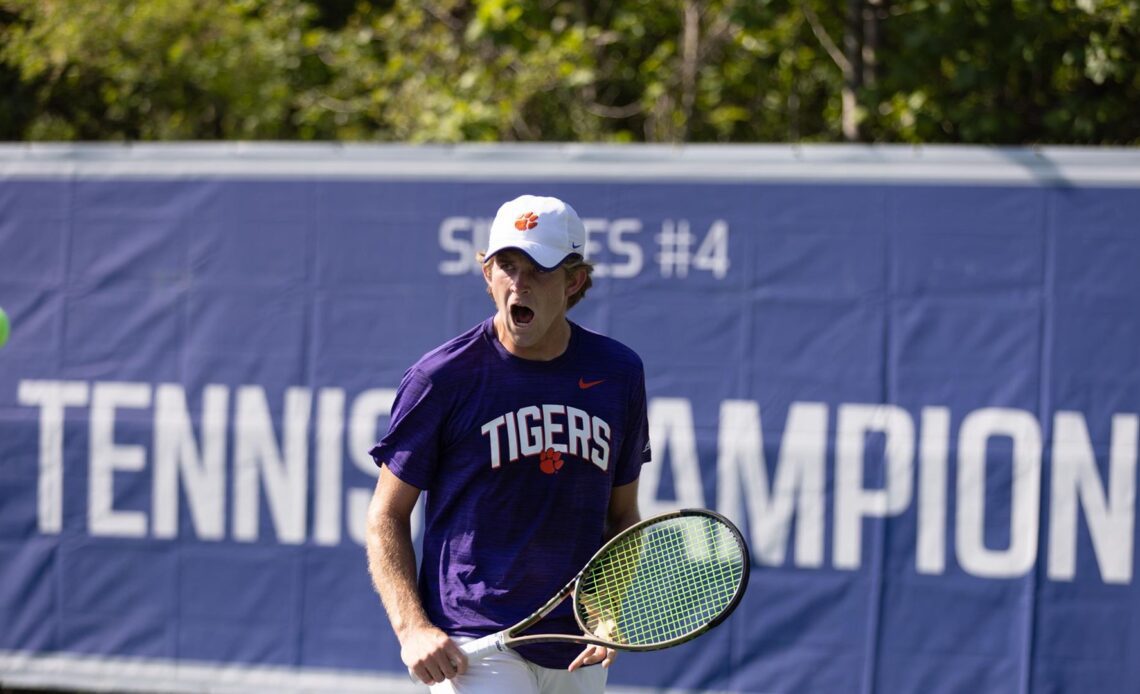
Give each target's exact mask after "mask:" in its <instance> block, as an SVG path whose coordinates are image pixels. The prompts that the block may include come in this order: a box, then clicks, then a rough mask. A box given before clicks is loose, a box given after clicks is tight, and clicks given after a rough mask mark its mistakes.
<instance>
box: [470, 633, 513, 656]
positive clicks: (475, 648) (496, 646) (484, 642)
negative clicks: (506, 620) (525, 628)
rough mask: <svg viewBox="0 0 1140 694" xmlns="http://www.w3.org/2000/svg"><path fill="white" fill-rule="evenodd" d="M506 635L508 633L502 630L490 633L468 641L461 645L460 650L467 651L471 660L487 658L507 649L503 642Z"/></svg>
mask: <svg viewBox="0 0 1140 694" xmlns="http://www.w3.org/2000/svg"><path fill="white" fill-rule="evenodd" d="M505 637H506V634H504V633H503V632H501V631H500V632H498V633H496V634H489V635H487V636H484V637H483V638H481V639H475V640H474V641H468V642H467V643H465V644H463V645H462V646H460V647H459V650H461V651H463V652H464V653H466V654H467V658H468V659H469V660H478V659H480V658H486V657H487V656H489V655H491V654H493V653H502V652H504V651H506V650H507V646H506V644H504V643H503V639H504V638H505Z"/></svg>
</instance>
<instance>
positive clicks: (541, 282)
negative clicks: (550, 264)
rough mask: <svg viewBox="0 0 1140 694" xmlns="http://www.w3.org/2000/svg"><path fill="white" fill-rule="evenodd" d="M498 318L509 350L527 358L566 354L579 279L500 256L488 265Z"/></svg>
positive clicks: (510, 254) (514, 254)
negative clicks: (569, 307)
mask: <svg viewBox="0 0 1140 694" xmlns="http://www.w3.org/2000/svg"><path fill="white" fill-rule="evenodd" d="M483 276H484V277H485V278H486V279H487V286H488V288H489V289H490V291H491V297H492V298H493V299H494V300H495V307H496V308H497V309H498V313H497V315H496V316H495V327H496V330H497V332H498V335H499V340H500V341H501V342H502V343H503V346H504V347H506V348H507V351H508V352H510V353H511V354H514V355H515V356H518V357H522V358H524V359H539V360H547V359H553V358H554V357H557V356H558V355H559V354H561V353H562V352H563V351H564V350H565V349H566V341H567V340H568V339H569V336H570V326H569V324H567V322H566V301H567V298H568V297H569V296H570V295H571V294H573V292H574V291H576V290H577V287H576V286H575V282H576V279H574V278H571V276H570V275H569V274H568V273H567V272H566V270H565V269H563V268H555V269H554V270H552V271H550V272H543V271H542V270H541V269H539V267H538V266H537V265H535V264H534V263H533V262H532V261H531V260H530V258H528V257H527V256H526V255H525V254H523V253H521V252H519V251H511V250H506V251H500V252H498V253H496V254H495V256H494V257H493V258H491V261H490V262H488V263H486V264H485V265H484V266H483Z"/></svg>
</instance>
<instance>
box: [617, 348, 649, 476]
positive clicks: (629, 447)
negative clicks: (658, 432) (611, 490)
mask: <svg viewBox="0 0 1140 694" xmlns="http://www.w3.org/2000/svg"><path fill="white" fill-rule="evenodd" d="M626 427H627V429H626V435H625V438H624V440H623V442H622V447H621V455H620V456H619V457H618V461H617V468H616V470H615V473H614V486H615V487H620V486H622V485H624V484H629V483H630V482H632V481H634V480H635V479H637V478H638V476H639V475H640V474H641V466H642V465H643V464H644V463H648V462H649V461H650V460H651V459H652V458H653V451H652V449H651V447H650V445H649V415H648V412H647V407H646V395H645V369H644V368H642V367H641V364H640V363H639V364H638V369H637V377H636V378H635V379H634V383H633V388H632V390H631V392H630V397H629V409H628V410H627V420H626Z"/></svg>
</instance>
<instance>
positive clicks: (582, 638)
mask: <svg viewBox="0 0 1140 694" xmlns="http://www.w3.org/2000/svg"><path fill="white" fill-rule="evenodd" d="M684 516H706V517H712V518H714V519H716V520H717V521H719V522H720V523H721V524H723V525H724V527H725V528H726V529H727V530H729V532H731V533H732V536H733V539H734V540H735V541H736V543H737V544H738V545H739V546H740V549H741V553H742V554H743V555H744V562H743V569H742V571H743V574H742V575H741V577H740V582H739V584H738V586H737V590H736V593H735V594H734V595H733V596H732V600H731V601H730V602H729V603H728V605H726V606H725V607H724V609H722V610H721V611H720V613H719V614H718V615H717V616H716V617H715V618H713V619H712V620H710V621H709V622H708V623H707V624H704V625H702V626H701V627H699V628H697V629H694V630H692V631H690V632H687V633H685V634H683V635H681V636H678V637H676V638H673V639H668V640H666V641H662V642H658V643H650V644H627V643H618V642H615V641H612V640H610V639H603V638H599V637H597V636H593V635H588V634H590V632H589V630H588V629H587V628H586V625H585V624H583V623H582V618H581V616H580V610H579V609H578V604H579V600H578V595H579V593H578V586H579V584H580V581H581V579H582V577H583V576H585V575H586V574H587V573H588V572H589V571H590V569H591V568H593V566H594V564H595V563H596V562H597V561H598V560H599V559H600V558H601V557H603V556H605V554H606V553H607V552H608V551H609V549H610V548H611V547H613V546H614V545H615V544H617V543H619V542H621V541H622V540H623V539H624V538H626V537H628V536H629V535H632V534H633V533H636V532H638V531H640V530H641V529H642V528H644V527H646V526H649V525H655V524H657V523H661V522H663V521H667V520H669V519H672V518H680V517H684ZM751 564H752V560H751V555H750V554H749V551H748V545H747V543H745V541H744V537H743V536H742V535H741V534H740V530H738V529H737V527H736V526H735V525H733V524H732V522H731V521H729V520H728V519H727V518H725V517H724V516H723V515H721V514H719V513H717V512H715V511H710V510H708V509H695V508H686V509H679V510H676V511H670V512H666V513H662V514H658V515H656V516H653V517H652V518H646V519H644V520H641V521H638V522H637V523H634V524H633V525H631V526H629V527H628V528H626V529H625V530H623V531H621V532H620V533H618V534H617V535H614V536H613V537H612V538H610V539H609V541H608V542H606V543H605V544H604V545H602V546H601V548H600V549H598V551H597V552H595V553H594V556H592V557H590V560H589V561H587V562H586V565H585V566H583V567H582V570H581V571H579V572H578V573H577V574H575V575H574V577H573V578H572V579H570V582H569V583H567V584H566V585H565V586H564V587H563V588H562V589H561V590H559V591H558V593H557V594H555V595H554V597H552V598H551V599H550V600H548V601H546V603H545V604H544V605H543V606H542V607H540V608H538V609H537V610H535V611H534V612H533V613H531V614H530V616H528V617H526V618H524V619H523V620H522V621H520V622H518V623H517V624H515V625H514V626H512V627H508V628H507V629H504V630H502V631H499V632H496V633H494V634H490V635H488V636H484V637H482V638H479V639H476V640H474V641H469V642H467V643H465V644H463V645H462V646H461V647H460V648H461V649H462V650H463V652H464V653H466V654H467V657H468V658H471V659H479V658H482V657H484V656H486V655H489V654H491V653H495V652H503V651H505V650H506V649H508V648H510V647H512V646H514V645H518V644H527V643H550V642H561V643H579V644H583V645H594V646H604V647H606V648H613V649H617V650H622V651H655V650H659V649H662V648H669V647H670V646H676V645H679V644H682V643H685V642H686V641H689V640H692V639H695V638H696V637H698V636H700V635H701V634H703V633H705V632H706V631H708V630H709V629H712V628H713V627H715V626H716V625H718V624H720V623H721V622H723V621H724V620H725V619H727V618H728V616H729V615H730V614H732V612H733V610H735V609H736V607H737V605H739V604H740V601H741V599H742V598H743V597H744V591H745V589H746V588H747V587H748V577H749V572H750V568H751ZM571 594H573V596H574V609H573V612H574V621H576V622H577V623H578V627H579V628H580V629H581V630H582V632H583V633H582V634H581V635H574V634H533V635H528V636H518V635H517V634H520V633H521V632H523V631H526V630H527V629H529V628H530V627H532V626H534V625H535V624H537V623H538V622H539V620H541V619H542V618H543V617H545V616H546V615H548V614H550V612H551V611H552V610H554V608H555V607H557V606H558V605H559V604H561V603H562V601H563V600H565V599H566V598H567V597H569V596H570V595H571Z"/></svg>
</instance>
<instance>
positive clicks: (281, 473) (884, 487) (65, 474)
mask: <svg viewBox="0 0 1140 694" xmlns="http://www.w3.org/2000/svg"><path fill="white" fill-rule="evenodd" d="M394 396H395V391H394V390H393V389H386V388H384V389H373V390H366V391H363V392H361V393H359V394H357V395H355V396H354V397H353V398H352V399H351V400H350V399H349V398H348V395H347V393H346V392H345V391H344V390H343V389H339V388H322V389H319V390H317V391H313V390H311V389H308V388H288V389H285V390H284V392H282V393H280V394H279V395H278V396H276V397H270V396H269V395H268V394H267V393H266V392H265V389H264V388H262V387H261V386H257V385H243V386H237V387H230V386H225V385H208V386H206V387H205V388H204V389H203V390H202V391H201V392H200V393H190V394H188V393H186V392H185V390H184V389H183V387H182V386H181V385H177V384H157V385H153V384H148V383H123V382H87V381H55V380H24V381H21V382H20V383H19V388H18V402H19V404H20V405H22V406H24V407H30V408H37V409H38V415H39V458H38V468H37V496H36V502H37V515H38V528H39V531H40V532H41V533H44V534H58V533H61V532H63V530H64V524H65V521H66V522H67V523H83V524H85V527H84V528H83V529H84V530H85V531H86V532H87V533H89V534H90V535H95V536H118V537H134V538H148V537H149V538H157V539H171V538H174V537H176V536H179V535H187V534H192V535H194V536H196V537H197V538H198V539H200V540H204V541H223V540H226V539H229V540H234V541H238V542H253V541H257V540H258V539H259V537H260V536H261V534H262V533H264V532H266V530H267V529H268V528H272V531H273V533H274V534H275V536H276V539H277V541H278V542H281V543H283V544H299V543H303V542H305V541H307V540H311V541H313V542H314V543H316V544H319V545H337V544H340V543H341V541H342V527H343V528H346V529H347V533H348V536H349V538H351V540H352V541H354V542H356V543H358V544H363V538H364V528H363V518H364V516H365V513H364V509H365V507H366V506H367V503H368V498H369V496H370V494H371V489H370V484H368V483H369V482H370V480H371V478H374V477H375V475H376V468H375V466H374V465H373V463H372V460H371V459H370V458H369V457H368V454H367V451H368V449H369V448H370V446H371V445H372V444H373V443H374V442H375V440H376V439H377V438H378V436H379V434H380V433H381V432H382V430H383V427H384V426H385V425H386V418H387V416H388V414H389V412H390V410H391V405H392V400H393V398H394ZM76 415H79V417H76ZM77 420H79V421H77ZM649 420H650V439H651V440H652V441H653V445H654V450H655V451H656V453H657V457H656V459H655V461H654V462H653V463H650V464H648V465H646V466H645V467H644V468H643V472H642V476H641V481H640V485H639V489H640V493H641V495H642V498H641V500H640V501H641V507H642V513H643V514H644V515H647V516H648V515H652V514H655V513H658V512H661V511H663V510H667V509H669V508H672V507H711V506H713V505H712V504H709V503H707V502H706V499H705V490H706V485H705V483H704V480H703V479H702V466H701V455H702V453H701V452H700V451H699V450H698V445H697V435H696V433H697V431H698V428H697V426H696V425H695V423H694V417H693V411H692V405H691V403H690V401H689V400H687V399H683V398H668V397H658V398H654V399H652V400H651V401H650V404H649ZM955 423H956V428H955V427H954V426H952V424H955ZM781 424H782V428H780V425H781ZM773 425H775V428H774V427H773ZM76 426H79V427H83V428H84V429H85V431H86V433H87V436H86V442H87V443H86V446H87V450H86V451H85V452H78V453H77V452H76V451H75V450H74V445H73V444H71V443H69V445H68V448H67V450H66V461H65V447H64V442H65V439H66V440H68V441H72V440H74V441H79V442H81V441H83V440H84V437H81V436H79V437H74V438H71V437H65V432H66V431H68V430H74V428H75V427H76ZM1043 429H1045V430H1046V431H1048V432H1050V434H1049V435H1048V437H1046V435H1045V434H1044V433H1043ZM774 431H779V432H780V433H779V435H778V436H776V437H775V438H773V435H772V433H771V432H774ZM140 432H141V433H140ZM482 433H483V434H484V435H485V436H486V437H487V440H488V452H489V453H488V454H489V461H490V464H491V465H492V467H495V466H497V465H502V464H504V463H506V462H510V461H511V460H515V459H517V458H518V457H519V456H526V455H531V454H532V453H530V452H531V451H532V452H534V453H538V452H541V451H545V450H546V449H548V448H552V449H554V450H555V451H558V452H561V453H568V454H570V455H577V456H579V457H581V458H582V459H584V460H589V461H590V462H591V463H592V464H594V465H597V466H598V467H600V468H601V469H606V466H608V463H609V446H610V431H609V426H608V425H607V424H606V423H605V422H604V421H602V420H601V419H599V418H597V417H592V416H590V415H589V414H588V413H586V412H584V411H581V410H576V409H575V408H571V407H566V406H563V405H550V404H547V405H536V406H533V407H529V408H522V409H520V410H518V411H515V412H510V413H504V414H503V415H501V416H499V417H496V418H495V419H493V420H491V421H490V422H487V423H486V424H485V425H483V427H482ZM1138 439H1140V416H1137V415H1136V414H1133V413H1116V414H1112V415H1111V416H1110V418H1109V421H1089V420H1088V419H1086V416H1085V415H1084V414H1083V413H1081V412H1073V411H1059V412H1055V413H1053V414H1052V416H1051V420H1050V422H1049V427H1048V428H1047V429H1046V428H1045V427H1043V426H1042V424H1041V423H1040V422H1039V421H1038V420H1037V419H1036V418H1035V417H1034V416H1033V415H1032V414H1031V413H1029V412H1027V411H1023V410H1017V409H1010V408H982V409H978V410H974V411H971V412H964V413H951V412H950V410H948V409H947V408H944V407H937V406H930V407H924V408H922V409H921V410H919V411H918V412H917V413H912V412H910V411H908V410H906V409H903V408H901V407H898V406H895V405H868V404H859V403H844V404H839V405H837V406H836V405H827V404H824V403H815V402H795V403H792V404H791V406H790V407H789V408H788V411H787V413H786V415H784V416H783V421H782V422H762V418H761V413H760V407H759V404H758V403H756V402H753V401H747V400H726V401H724V402H722V403H721V405H720V410H719V413H718V422H717V425H716V446H715V450H714V451H712V453H711V454H707V455H711V456H713V457H715V467H712V466H711V463H713V461H712V460H707V461H706V463H709V464H710V465H709V467H706V468H704V469H705V470H706V471H708V470H712V469H715V477H716V479H715V486H708V487H707V488H708V489H710V490H712V489H715V495H716V498H715V501H716V503H715V508H716V509H717V510H719V511H720V512H721V513H723V514H724V515H726V516H728V517H729V518H731V519H733V520H734V521H736V522H737V524H738V525H740V526H741V527H743V528H746V529H747V531H748V535H749V536H750V543H751V546H752V550H753V558H754V561H757V562H759V563H761V564H765V565H770V566H788V565H790V566H795V567H798V568H803V569H823V568H827V567H830V568H831V569H834V570H842V571H853V570H857V569H859V568H860V567H861V566H863V565H864V563H865V562H867V561H870V559H869V557H871V556H872V554H871V552H872V549H871V547H870V546H869V541H866V538H867V537H868V533H869V532H871V531H872V529H873V528H874V527H875V524H878V523H884V522H892V523H897V524H898V525H897V527H898V528H900V531H899V532H898V533H891V535H892V537H893V538H894V539H893V541H896V542H897V541H906V542H909V543H911V545H912V546H913V557H914V559H913V570H914V571H915V572H916V573H918V574H926V575H940V574H944V573H947V572H948V571H956V572H962V573H965V574H968V575H973V576H976V577H979V578H987V579H1002V578H1012V577H1018V576H1024V575H1026V574H1027V573H1028V572H1030V571H1033V570H1034V567H1035V566H1036V564H1037V562H1038V561H1039V560H1040V561H1044V562H1045V566H1044V568H1045V571H1044V575H1045V576H1047V578H1048V579H1050V580H1053V581H1073V580H1075V578H1076V577H1077V574H1078V573H1083V572H1096V573H1097V574H1099V577H1100V579H1101V580H1102V581H1104V582H1105V583H1109V584H1129V583H1131V582H1132V573H1133V571H1132V567H1133V546H1134V537H1135V526H1136V514H1135V489H1136V466H1137V449H1138V443H1140V442H1138ZM76 455H85V456H86V466H85V469H75V466H76V465H77V464H78V463H77V462H76V460H75V456H76ZM346 457H347V458H348V460H349V461H350V462H351V466H350V467H347V468H346V466H345V458H346ZM65 463H66V464H65ZM666 468H667V474H666ZM666 477H667V478H668V479H669V480H670V482H669V483H665V482H664V478H666ZM76 480H81V481H82V482H81V485H82V486H81V487H80V488H82V489H83V493H84V494H85V496H86V499H82V498H73V497H74V495H75V494H76V488H77V485H75V484H74V482H75V481H76ZM69 481H70V482H72V484H68V482H69ZM663 489H671V490H672V491H671V492H668V491H666V492H663V491H662V490H663ZM65 490H66V491H65ZM140 490H141V491H140ZM662 495H665V496H669V497H671V498H669V499H661V498H659V497H660V496H662ZM1007 499H1008V501H1007ZM227 500H228V501H227ZM1043 500H1047V505H1045V506H1044V507H1042V504H1043ZM180 503H185V505H186V509H185V511H186V512H185V513H183V512H182V511H181V510H180ZM829 504H830V513H828V512H827V510H828V507H829ZM84 507H85V508H86V510H87V513H86V516H85V517H81V518H76V517H75V514H74V512H72V513H64V510H65V508H84ZM263 511H264V512H266V513H267V514H268V518H267V520H268V522H263V519H262V517H261V514H262V513H263ZM227 513H228V514H229V515H228V517H227ZM73 519H74V520H73ZM829 524H830V533H829V532H828V527H827V526H828V525H829ZM876 534H878V533H876ZM1039 538H1044V539H1045V543H1044V545H1043V546H1039V541H1038V540H1039ZM1079 538H1084V539H1083V541H1080V542H1079V541H1078V539H1079ZM828 539H830V546H828V543H827V541H828ZM1078 550H1080V552H1081V553H1082V554H1080V555H1079V554H1078ZM1090 560H1091V561H1090Z"/></svg>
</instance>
